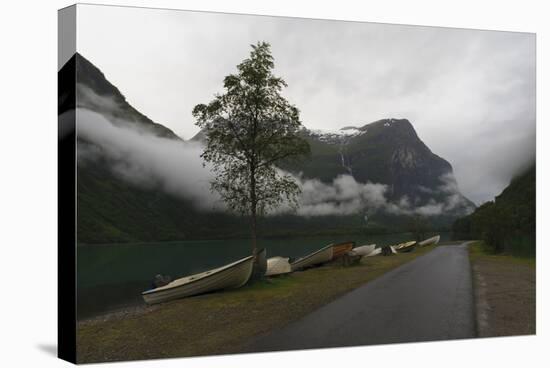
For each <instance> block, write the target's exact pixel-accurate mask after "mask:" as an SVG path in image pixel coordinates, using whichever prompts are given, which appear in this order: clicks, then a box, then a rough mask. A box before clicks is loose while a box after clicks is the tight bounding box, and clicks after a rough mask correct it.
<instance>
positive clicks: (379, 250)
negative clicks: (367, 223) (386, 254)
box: [366, 248, 382, 257]
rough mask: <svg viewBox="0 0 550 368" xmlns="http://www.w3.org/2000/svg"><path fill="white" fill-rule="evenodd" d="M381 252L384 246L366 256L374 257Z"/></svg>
mask: <svg viewBox="0 0 550 368" xmlns="http://www.w3.org/2000/svg"><path fill="white" fill-rule="evenodd" d="M379 254H382V248H376V249H374V250H373V251H372V252H370V253H369V254H367V255H366V257H374V256H377V255H379Z"/></svg>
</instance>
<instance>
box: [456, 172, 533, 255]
mask: <svg viewBox="0 0 550 368" xmlns="http://www.w3.org/2000/svg"><path fill="white" fill-rule="evenodd" d="M535 233H536V170H535V166H533V167H531V168H530V169H529V170H527V171H526V172H525V173H524V174H522V175H520V176H518V177H516V178H514V179H513V180H512V182H511V183H510V185H509V186H508V187H507V188H506V189H504V191H503V192H502V193H501V194H500V195H499V196H497V197H496V198H495V200H494V201H490V202H487V203H484V204H483V205H481V206H480V207H479V208H478V209H477V210H476V211H475V212H474V213H472V214H470V215H469V216H466V217H463V218H460V219H458V220H456V221H455V223H454V224H453V237H454V238H475V239H481V240H483V241H484V243H485V244H486V246H487V247H488V249H490V250H491V251H492V252H494V253H501V252H509V253H513V254H518V255H534V254H535Z"/></svg>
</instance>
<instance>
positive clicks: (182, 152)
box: [77, 86, 465, 216]
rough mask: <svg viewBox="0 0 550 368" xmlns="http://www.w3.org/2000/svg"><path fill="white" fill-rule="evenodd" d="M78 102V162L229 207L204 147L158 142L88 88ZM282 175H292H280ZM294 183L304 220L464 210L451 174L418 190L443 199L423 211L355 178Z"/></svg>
mask: <svg viewBox="0 0 550 368" xmlns="http://www.w3.org/2000/svg"><path fill="white" fill-rule="evenodd" d="M79 97H80V98H79V107H78V109H77V122H78V135H79V138H81V142H80V143H79V145H78V155H79V163H82V164H86V162H88V161H90V160H92V161H98V160H102V162H101V163H102V164H104V163H106V164H107V165H108V166H109V168H110V169H111V171H112V172H113V173H114V174H115V175H117V176H118V177H120V178H122V179H123V180H126V181H127V182H130V183H132V184H134V185H136V186H138V187H141V188H148V189H152V190H161V191H164V192H166V193H168V194H171V195H174V196H177V197H180V198H182V199H185V200H190V201H192V202H193V203H194V204H195V205H196V206H197V207H198V208H199V209H202V210H207V211H208V210H224V209H225V208H226V207H225V205H224V204H223V202H222V201H221V199H220V197H219V195H217V194H216V193H213V192H211V191H210V182H211V180H212V179H213V178H214V174H213V173H212V171H211V168H210V167H209V166H208V165H204V162H203V160H202V158H201V157H200V155H201V153H202V150H203V146H202V144H201V143H199V142H190V141H182V140H177V139H169V138H163V137H158V136H156V135H155V134H153V131H152V130H149V129H147V128H146V127H143V126H142V125H140V124H137V123H136V122H135V121H128V120H124V119H123V118H121V116H124V114H123V112H121V111H120V110H119V106H118V105H117V103H116V102H114V101H113V100H112V99H109V98H107V97H104V96H98V95H96V94H95V93H93V92H92V91H91V90H90V89H87V88H85V87H84V86H79ZM92 109H93V110H92ZM96 109H97V110H96ZM99 109H101V110H100V111H101V113H100V112H98V111H99ZM94 110H96V111H94ZM281 174H288V173H286V172H282V171H281ZM294 178H295V180H296V182H297V183H298V185H299V187H300V189H301V191H302V193H301V195H300V197H299V198H298V208H297V209H296V213H297V214H298V215H300V216H326V215H352V214H361V213H362V214H367V213H368V214H369V215H370V214H372V213H375V212H384V213H388V214H394V215H415V214H417V215H422V216H437V215H441V214H442V213H445V212H448V211H456V210H459V209H461V208H464V206H465V203H464V198H463V197H462V196H461V195H460V193H459V191H458V186H457V183H456V180H455V179H454V177H453V176H452V174H449V175H444V176H442V177H441V178H440V181H441V183H442V184H441V186H440V187H438V188H436V189H430V188H425V187H419V188H418V190H419V191H420V192H425V193H428V194H431V195H433V196H434V197H437V198H443V200H441V201H439V202H437V201H435V200H430V201H428V202H427V203H425V204H423V205H420V206H417V205H415V204H413V201H411V199H410V198H408V197H407V196H403V197H402V198H400V199H399V200H398V201H389V200H388V198H387V197H386V194H387V192H388V186H387V185H385V184H380V183H371V182H367V183H360V182H357V181H356V180H355V179H354V178H353V176H351V175H340V176H338V177H336V178H335V179H334V180H333V181H332V182H331V183H324V182H321V181H320V180H318V179H307V178H304V177H302V176H300V175H297V176H296V175H295V176H294ZM414 202H415V203H416V201H414ZM290 212H291V209H290V207H289V206H286V205H283V206H282V207H281V208H279V209H277V210H276V211H275V212H274V214H282V213H290Z"/></svg>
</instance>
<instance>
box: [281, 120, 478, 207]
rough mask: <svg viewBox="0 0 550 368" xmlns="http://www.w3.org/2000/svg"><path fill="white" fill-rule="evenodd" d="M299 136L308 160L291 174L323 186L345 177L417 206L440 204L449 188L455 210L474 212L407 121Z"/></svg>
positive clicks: (446, 167)
mask: <svg viewBox="0 0 550 368" xmlns="http://www.w3.org/2000/svg"><path fill="white" fill-rule="evenodd" d="M303 135H304V137H305V138H306V139H307V140H308V141H309V143H310V147H311V151H312V154H311V160H308V161H305V162H301V163H300V164H299V166H292V165H288V166H287V167H286V168H287V169H288V170H290V171H292V172H295V173H298V172H301V173H302V175H304V177H307V178H319V179H320V180H322V181H325V182H330V181H332V180H334V178H335V177H337V176H338V175H343V174H348V175H352V176H353V177H354V178H355V180H356V181H358V182H361V183H365V182H368V181H369V182H372V183H382V184H386V185H387V186H388V192H387V195H388V197H389V199H391V200H400V199H402V198H404V197H406V198H407V199H408V200H410V201H411V202H412V204H413V205H415V206H421V205H424V204H426V203H428V202H429V201H430V200H435V201H441V200H444V198H445V196H446V195H448V194H449V190H450V189H453V194H457V195H458V196H459V197H460V202H461V206H460V208H457V210H459V211H463V210H465V209H467V208H473V207H474V205H473V203H472V202H471V201H469V200H468V199H467V198H465V197H464V196H463V195H462V194H461V193H460V192H459V191H458V188H456V180H455V178H454V175H453V169H452V166H451V164H449V162H447V161H446V160H444V159H443V158H441V157H439V156H437V155H436V154H434V153H432V151H431V150H430V149H429V148H428V147H427V146H426V145H425V144H424V142H422V140H420V138H419V137H418V135H417V134H416V131H415V130H414V127H413V125H412V124H411V123H410V122H409V121H408V120H407V119H382V120H378V121H376V122H373V123H370V124H366V125H364V126H361V127H358V128H356V127H349V126H348V127H344V128H342V129H341V130H340V131H337V132H329V133H324V132H321V131H311V130H304V132H303ZM451 186H452V187H453V188H450V187H451Z"/></svg>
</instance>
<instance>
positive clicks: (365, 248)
mask: <svg viewBox="0 0 550 368" xmlns="http://www.w3.org/2000/svg"><path fill="white" fill-rule="evenodd" d="M375 248H376V244H368V245H361V246H360V247H357V248H353V251H354V252H355V253H356V254H357V255H360V256H368V255H369V254H371V253H372V252H374V249H375Z"/></svg>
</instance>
